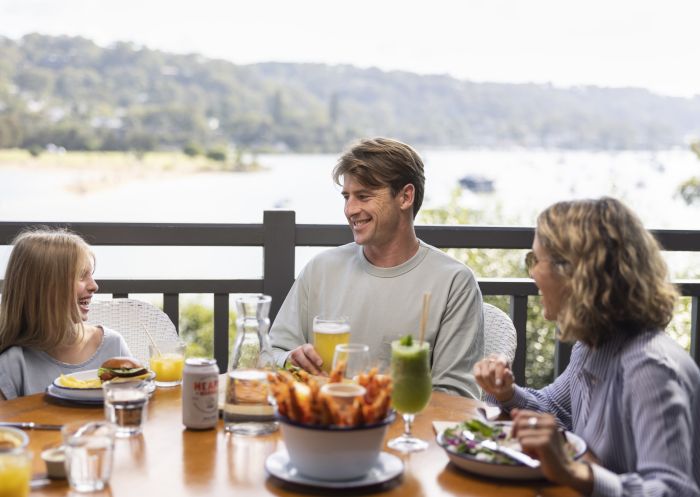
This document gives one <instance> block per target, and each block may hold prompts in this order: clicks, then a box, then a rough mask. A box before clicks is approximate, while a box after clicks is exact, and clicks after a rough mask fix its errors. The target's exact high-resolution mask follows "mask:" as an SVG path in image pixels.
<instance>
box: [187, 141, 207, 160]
mask: <svg viewBox="0 0 700 497" xmlns="http://www.w3.org/2000/svg"><path fill="white" fill-rule="evenodd" d="M182 151H183V152H184V154H185V155H187V156H188V157H197V156H198V155H202V154H203V153H204V150H203V149H202V147H201V146H199V145H197V144H196V143H192V142H190V143H188V144H187V145H185V147H184V148H183V149H182Z"/></svg>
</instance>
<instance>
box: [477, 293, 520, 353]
mask: <svg viewBox="0 0 700 497" xmlns="http://www.w3.org/2000/svg"><path fill="white" fill-rule="evenodd" d="M517 343H518V340H517V335H516V331H515V326H514V325H513V321H511V319H510V317H509V316H508V314H506V313H505V312H503V311H502V310H500V309H499V308H498V307H495V306H493V305H491V304H487V303H486V302H484V356H488V355H490V354H503V355H504V356H506V357H507V358H508V363H509V364H511V365H512V364H513V359H515V348H516V346H517Z"/></svg>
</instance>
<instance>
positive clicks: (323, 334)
mask: <svg viewBox="0 0 700 497" xmlns="http://www.w3.org/2000/svg"><path fill="white" fill-rule="evenodd" d="M349 342H350V320H349V319H348V318H347V317H344V316H343V317H337V318H331V317H324V316H316V317H315V318H314V323H313V346H314V348H315V349H316V352H317V353H318V355H320V356H321V359H322V360H323V363H321V370H322V371H324V372H325V373H330V372H331V367H332V365H333V354H334V353H335V347H336V345H338V344H341V343H349Z"/></svg>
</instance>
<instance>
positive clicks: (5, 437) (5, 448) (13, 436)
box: [0, 426, 29, 452]
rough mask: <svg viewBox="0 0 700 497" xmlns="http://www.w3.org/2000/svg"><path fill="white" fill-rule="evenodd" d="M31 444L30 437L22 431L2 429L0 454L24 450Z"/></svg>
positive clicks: (4, 427)
mask: <svg viewBox="0 0 700 497" xmlns="http://www.w3.org/2000/svg"><path fill="white" fill-rule="evenodd" d="M28 444H29V437H28V436H27V434H26V433H24V432H23V431H22V430H19V429H17V428H12V427H11V426H2V427H0V452H9V451H14V450H16V449H22V448H24V447H26V446H27V445H28Z"/></svg>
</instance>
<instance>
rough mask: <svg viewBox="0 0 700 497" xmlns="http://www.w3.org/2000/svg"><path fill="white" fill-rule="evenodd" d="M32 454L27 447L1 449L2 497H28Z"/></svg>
mask: <svg viewBox="0 0 700 497" xmlns="http://www.w3.org/2000/svg"><path fill="white" fill-rule="evenodd" d="M31 479H32V454H31V452H29V451H28V450H27V449H26V447H14V448H8V449H0V496H4V495H8V496H9V495H11V496H13V497H15V496H16V497H27V495H29V482H30V480H31Z"/></svg>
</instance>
